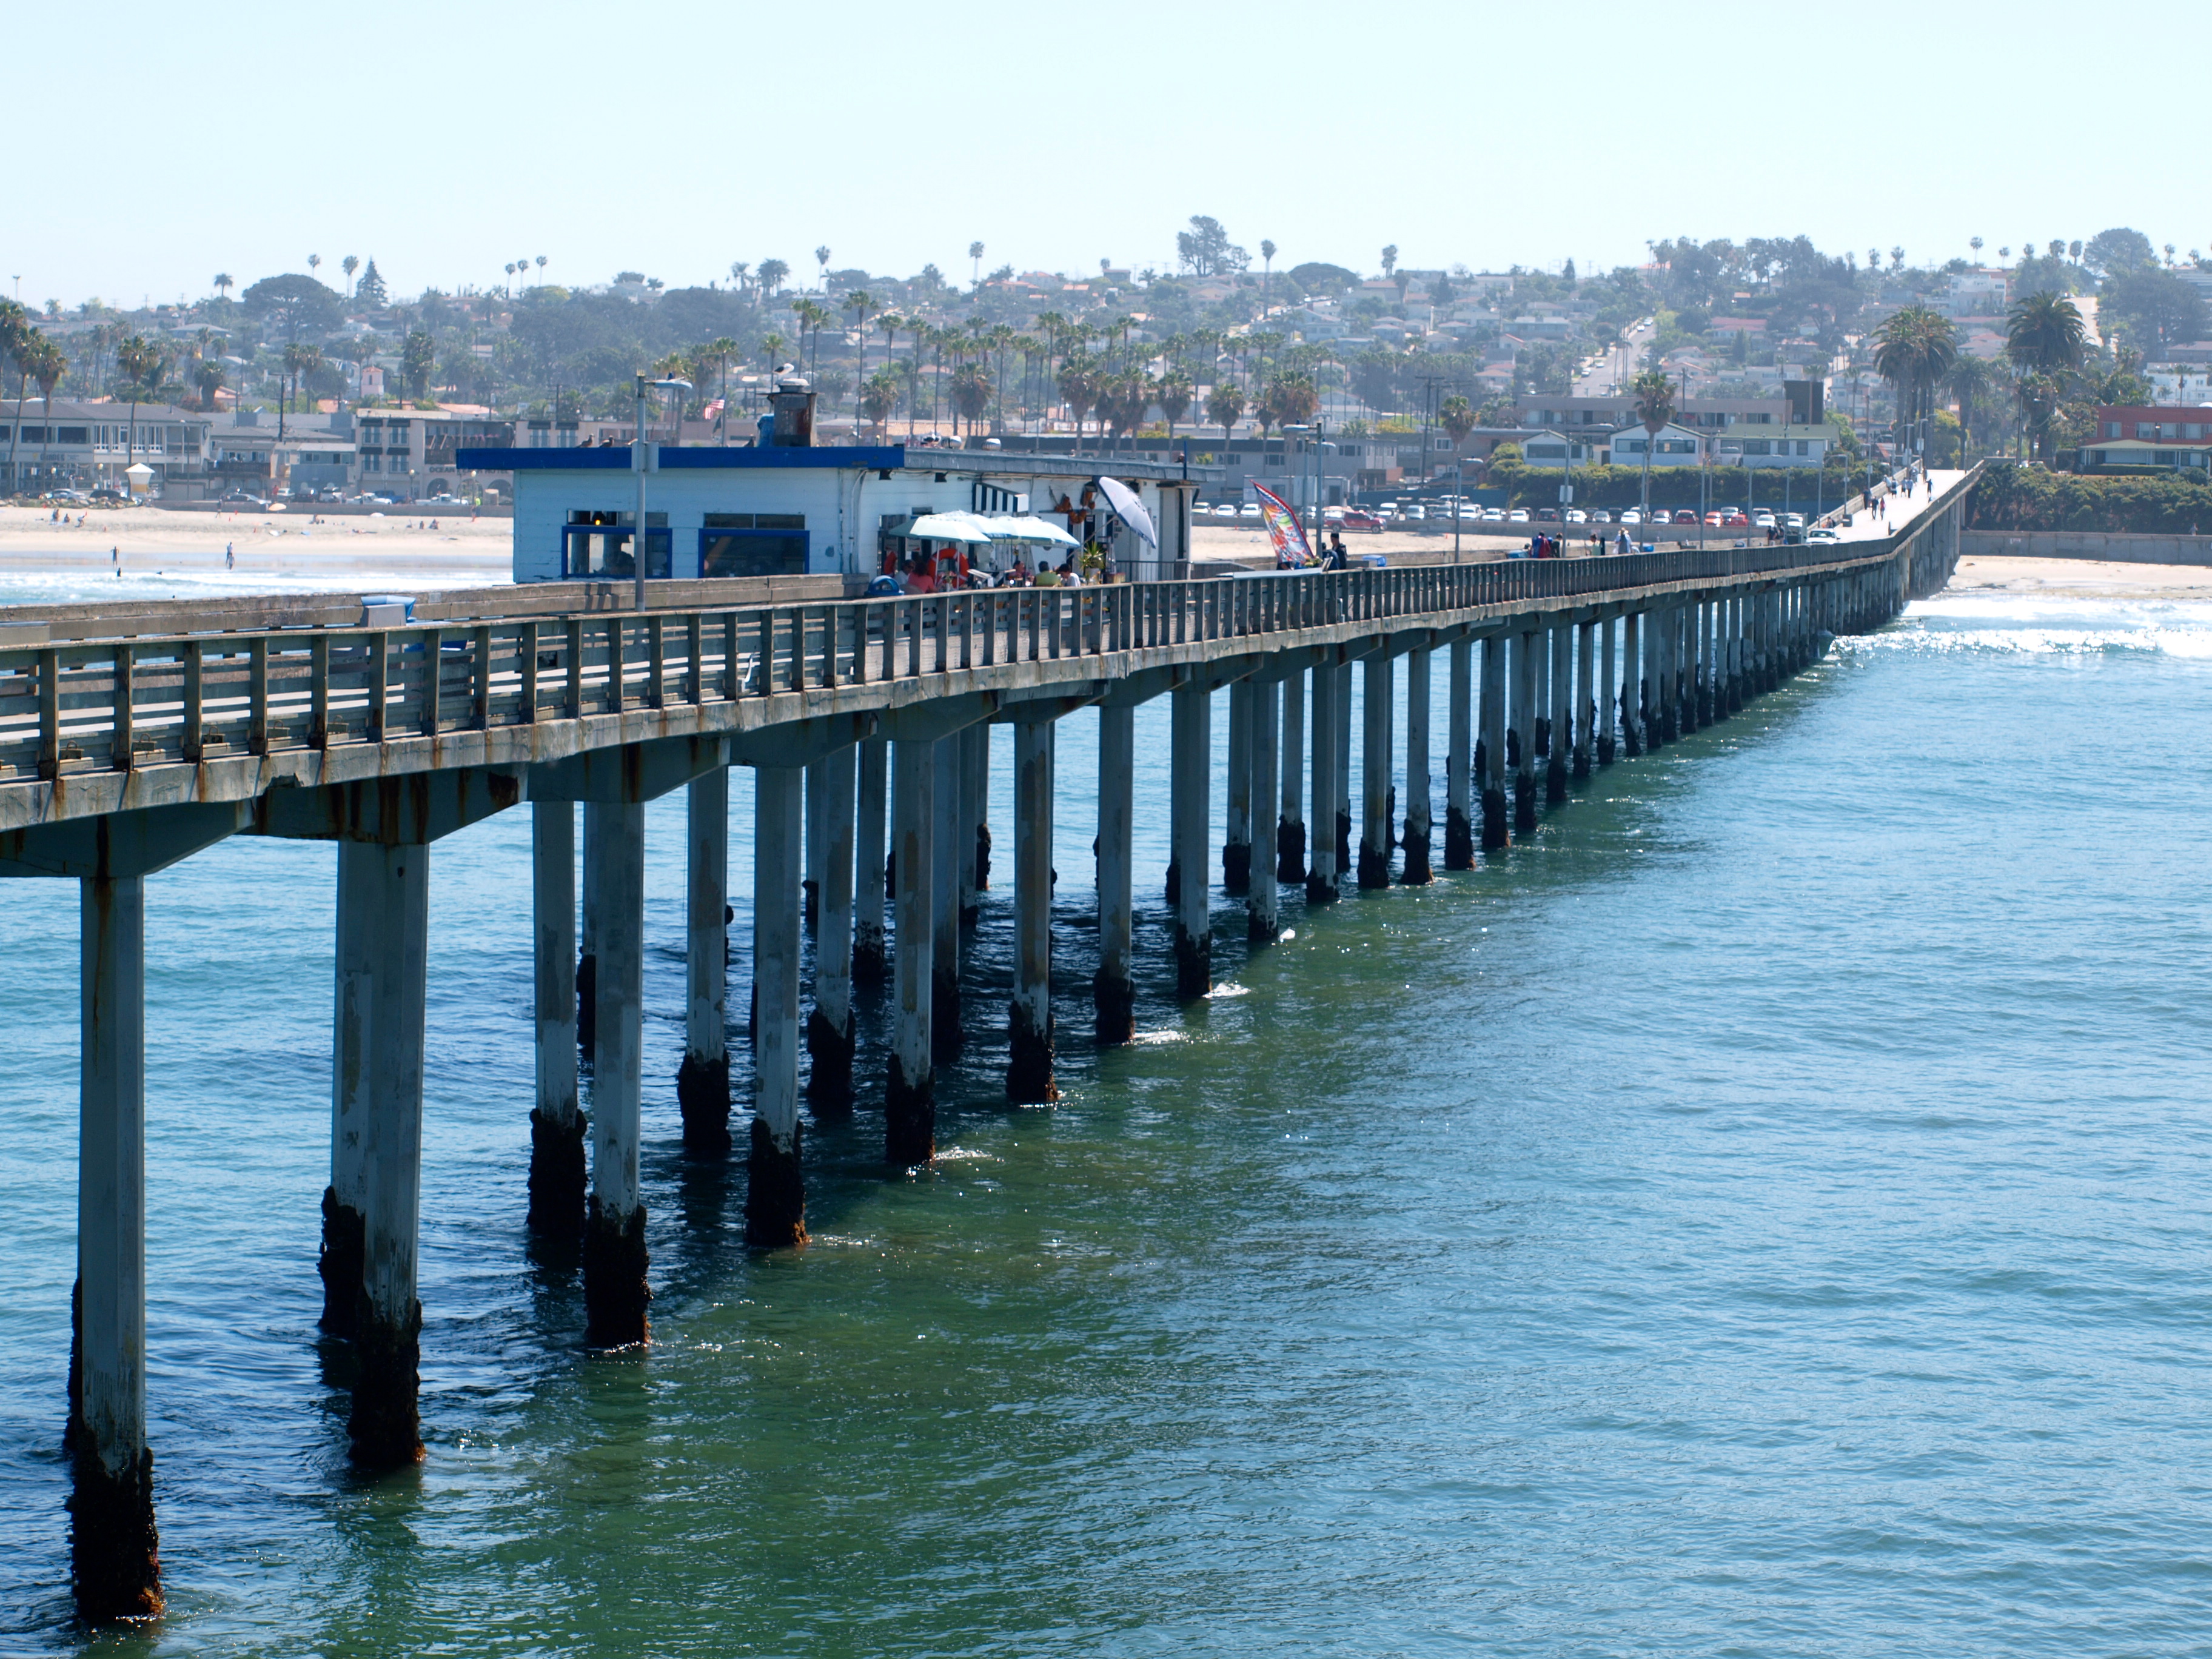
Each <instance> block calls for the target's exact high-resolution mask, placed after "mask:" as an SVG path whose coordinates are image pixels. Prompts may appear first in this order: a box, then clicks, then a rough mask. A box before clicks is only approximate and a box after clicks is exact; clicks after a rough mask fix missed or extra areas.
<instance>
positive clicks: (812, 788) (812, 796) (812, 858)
mask: <svg viewBox="0 0 2212 1659" xmlns="http://www.w3.org/2000/svg"><path fill="white" fill-rule="evenodd" d="M827 799H828V796H827V794H826V793H825V791H824V786H823V780H822V760H821V757H818V756H817V757H815V758H814V759H813V760H811V761H809V762H808V763H806V866H805V871H804V872H803V873H802V875H801V877H800V887H799V890H800V891H801V892H802V893H804V894H805V906H804V908H803V909H802V911H801V915H802V917H803V919H804V921H805V925H806V927H807V928H808V930H809V931H811V930H812V928H813V927H814V919H815V916H816V915H817V908H816V907H817V905H818V904H819V902H820V893H821V888H822V837H823V823H824V822H825V820H824V818H823V805H824V804H825V802H826V801H827Z"/></svg>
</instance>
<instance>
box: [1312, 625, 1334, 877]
mask: <svg viewBox="0 0 2212 1659" xmlns="http://www.w3.org/2000/svg"><path fill="white" fill-rule="evenodd" d="M1335 702H1336V670H1335V668H1334V666H1332V665H1329V664H1327V663H1324V664H1322V665H1321V666H1320V667H1318V668H1316V669H1315V670H1314V672H1313V720H1312V722H1311V724H1312V727H1313V767H1312V781H1313V811H1312V814H1311V816H1312V819H1313V837H1312V840H1311V842H1310V844H1309V845H1308V847H1307V849H1306V902H1307V903H1309V904H1327V903H1329V902H1331V901H1333V900H1334V898H1335V897H1336V873H1337V872H1336V833H1335V828H1334V826H1335V823H1336V721H1335V716H1334V714H1333V712H1332V711H1333V709H1334V706H1335Z"/></svg>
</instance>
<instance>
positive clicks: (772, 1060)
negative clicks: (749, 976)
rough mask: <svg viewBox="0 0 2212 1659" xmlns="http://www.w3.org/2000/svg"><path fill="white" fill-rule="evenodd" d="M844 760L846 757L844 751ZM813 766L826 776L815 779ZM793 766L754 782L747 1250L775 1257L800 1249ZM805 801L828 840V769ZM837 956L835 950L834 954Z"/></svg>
mask: <svg viewBox="0 0 2212 1659" xmlns="http://www.w3.org/2000/svg"><path fill="white" fill-rule="evenodd" d="M846 752H847V753H848V754H849V753H850V750H847V751H846ZM816 767H824V768H825V770H824V771H817V770H816V769H815V768H816ZM800 780H801V773H800V771H799V769H798V768H796V767H788V766H763V767H761V768H759V769H757V770H756V771H755V772H754V774H753V994H754V1017H755V1019H756V1020H757V1024H758V1030H757V1035H756V1036H754V1038H753V1122H752V1144H751V1151H750V1157H749V1158H748V1159H747V1161H746V1186H745V1243H747V1244H750V1245H751V1246H752V1247H753V1248H755V1249H781V1248H782V1247H784V1246H786V1245H789V1244H804V1243H806V1185H805V1181H804V1179H803V1178H802V1177H801V1176H800V1173H799V933H800V921H799V902H800V901H799V883H798V879H797V878H798V875H799V872H798V871H797V869H795V868H794V867H793V866H794V865H795V864H796V863H797V854H798V850H799V835H800V828H799V826H800V811H799V787H800ZM805 781H806V783H807V785H808V786H809V787H808V790H807V793H809V794H810V795H811V794H814V793H817V791H819V792H820V793H822V795H823V805H824V808H825V811H824V815H823V827H824V852H825V859H824V861H823V864H822V865H818V866H816V868H817V873H820V874H825V875H826V872H827V868H828V865H827V859H826V852H827V841H828V812H827V811H826V809H827V807H828V793H827V792H828V789H829V787H831V780H830V779H829V777H828V776H827V775H826V763H823V762H816V763H814V765H813V766H810V767H809V768H807V769H806V772H805ZM838 954H839V955H841V956H842V955H843V954H844V952H843V950H842V946H841V947H840V949H839V951H838Z"/></svg>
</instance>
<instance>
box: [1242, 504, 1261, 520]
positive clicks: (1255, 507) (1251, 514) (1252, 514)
mask: <svg viewBox="0 0 2212 1659" xmlns="http://www.w3.org/2000/svg"><path fill="white" fill-rule="evenodd" d="M1259 516H1260V503H1259V502H1257V501H1247V502H1245V503H1244V505H1243V506H1242V507H1238V508H1237V517H1238V518H1240V519H1255V520H1256V519H1257V518H1258V517H1259Z"/></svg>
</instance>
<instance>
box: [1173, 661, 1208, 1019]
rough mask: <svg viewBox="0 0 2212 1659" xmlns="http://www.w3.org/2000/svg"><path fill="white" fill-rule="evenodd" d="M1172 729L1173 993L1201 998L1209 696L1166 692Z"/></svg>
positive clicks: (1205, 975) (1205, 907) (1189, 691)
mask: <svg viewBox="0 0 2212 1659" xmlns="http://www.w3.org/2000/svg"><path fill="white" fill-rule="evenodd" d="M1169 696H1170V699H1171V702H1170V720H1171V721H1172V734H1171V736H1170V742H1169V763H1170V765H1171V766H1172V767H1173V768H1174V769H1175V789H1174V794H1175V804H1174V806H1173V807H1172V809H1171V811H1172V812H1173V815H1174V819H1175V822H1174V824H1173V826H1172V832H1173V834H1174V836H1175V857H1176V863H1178V864H1180V865H1181V866H1182V870H1183V881H1182V892H1181V893H1180V894H1179V895H1178V896H1177V899H1176V926H1175V953H1176V995H1178V996H1183V997H1202V996H1204V995H1205V994H1206V993H1207V992H1208V991H1210V990H1212V988H1213V929H1212V921H1211V915H1210V901H1211V899H1212V891H1211V890H1210V889H1209V888H1208V886H1207V884H1206V839H1207V835H1206V831H1207V826H1208V823H1209V821H1210V820H1211V818H1212V811H1211V810H1210V808H1211V799H1210V794H1211V785H1212V772H1213V718H1212V716H1213V697H1212V693H1211V692H1207V691H1201V690H1192V689H1184V690H1177V691H1172V692H1170V693H1169Z"/></svg>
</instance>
